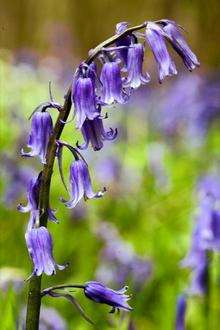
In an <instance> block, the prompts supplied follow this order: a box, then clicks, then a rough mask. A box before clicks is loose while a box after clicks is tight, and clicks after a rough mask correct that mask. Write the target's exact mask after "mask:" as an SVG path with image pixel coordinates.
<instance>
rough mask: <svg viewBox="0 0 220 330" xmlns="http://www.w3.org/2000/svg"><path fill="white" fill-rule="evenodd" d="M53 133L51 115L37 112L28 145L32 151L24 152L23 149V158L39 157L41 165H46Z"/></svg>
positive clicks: (33, 119)
mask: <svg viewBox="0 0 220 330" xmlns="http://www.w3.org/2000/svg"><path fill="white" fill-rule="evenodd" d="M52 132H53V122H52V118H51V116H50V114H49V113H48V112H47V111H44V112H35V113H34V115H33V117H32V122H31V133H30V135H29V139H28V143H27V146H28V147H29V148H30V149H31V151H29V152H24V150H23V149H22V150H21V154H22V156H26V157H34V156H39V158H40V160H41V163H43V164H46V152H47V145H48V142H49V138H50V136H51V134H52Z"/></svg>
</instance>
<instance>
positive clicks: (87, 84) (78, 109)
mask: <svg viewBox="0 0 220 330" xmlns="http://www.w3.org/2000/svg"><path fill="white" fill-rule="evenodd" d="M91 72H92V73H93V71H91ZM71 95H72V102H73V103H74V105H75V115H76V127H77V128H79V129H81V128H82V125H83V123H84V121H85V120H86V118H88V119H90V120H93V119H95V118H96V117H98V116H99V111H98V108H97V103H96V95H95V86H94V77H93V78H89V77H83V76H80V77H78V78H77V79H76V80H74V81H73V85H72V94H71Z"/></svg>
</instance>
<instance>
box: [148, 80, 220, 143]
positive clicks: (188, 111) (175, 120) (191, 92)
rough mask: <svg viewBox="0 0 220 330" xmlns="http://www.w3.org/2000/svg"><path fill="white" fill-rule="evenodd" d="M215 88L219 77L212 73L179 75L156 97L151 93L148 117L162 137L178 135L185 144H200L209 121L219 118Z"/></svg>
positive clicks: (218, 101)
mask: <svg viewBox="0 0 220 330" xmlns="http://www.w3.org/2000/svg"><path fill="white" fill-rule="evenodd" d="M186 86H187V88H186ZM219 91H220V84H219V80H218V79H216V78H215V77H213V76H210V77H209V78H208V79H207V78H205V77H203V76H198V75H192V76H186V75H182V76H180V77H179V78H178V80H177V81H176V83H175V84H174V85H170V87H168V88H165V89H164V90H163V91H162V92H161V95H160V96H159V97H158V93H156V94H155V93H151V96H150V100H149V101H151V102H152V104H153V110H152V111H151V109H149V111H148V115H149V121H150V123H151V125H152V126H153V128H154V129H155V128H156V129H158V130H159V131H160V132H161V133H162V134H163V135H164V136H165V137H168V138H176V137H177V136H181V137H182V138H183V139H182V141H184V142H185V144H186V145H187V146H200V145H201V144H202V143H203V142H204V138H205V136H206V134H207V131H208V127H209V126H210V124H212V123H213V121H214V120H216V119H218V118H220V96H219V95H220V93H219ZM158 99H159V101H158ZM149 101H148V102H149ZM154 104H155V105H154ZM154 108H155V109H156V110H154Z"/></svg>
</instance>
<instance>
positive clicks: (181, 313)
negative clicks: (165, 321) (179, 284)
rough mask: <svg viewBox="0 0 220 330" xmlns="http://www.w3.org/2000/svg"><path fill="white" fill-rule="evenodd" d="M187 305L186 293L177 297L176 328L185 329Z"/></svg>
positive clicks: (177, 329) (178, 329)
mask: <svg viewBox="0 0 220 330" xmlns="http://www.w3.org/2000/svg"><path fill="white" fill-rule="evenodd" d="M186 307H187V301H186V296H185V295H184V294H181V295H179V296H178V298H177V306H176V327H175V329H176V330H185V317H186Z"/></svg>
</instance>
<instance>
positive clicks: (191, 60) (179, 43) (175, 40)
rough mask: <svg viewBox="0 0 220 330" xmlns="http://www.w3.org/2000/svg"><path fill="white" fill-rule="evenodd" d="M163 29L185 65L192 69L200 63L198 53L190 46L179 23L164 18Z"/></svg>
mask: <svg viewBox="0 0 220 330" xmlns="http://www.w3.org/2000/svg"><path fill="white" fill-rule="evenodd" d="M161 23H162V24H163V25H164V26H163V31H164V32H165V33H166V36H167V38H168V40H169V41H170V43H171V45H172V46H173V48H174V49H175V51H176V52H177V53H178V54H179V55H180V56H181V58H182V60H183V62H184V64H185V66H186V67H187V68H188V69H189V70H190V71H192V70H193V69H195V68H196V67H197V66H199V65H200V63H199V61H198V59H197V57H196V55H195V54H194V53H193V52H192V51H191V49H190V48H189V46H188V44H187V42H186V40H185V38H184V37H183V35H182V33H181V32H180V28H179V27H178V25H177V24H176V23H175V22H173V21H170V20H162V21H161Z"/></svg>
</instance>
